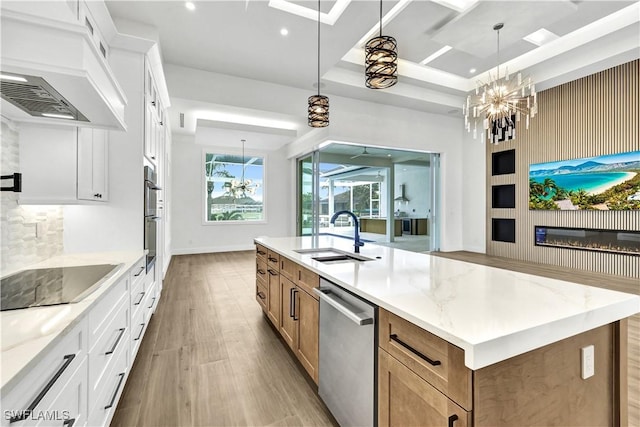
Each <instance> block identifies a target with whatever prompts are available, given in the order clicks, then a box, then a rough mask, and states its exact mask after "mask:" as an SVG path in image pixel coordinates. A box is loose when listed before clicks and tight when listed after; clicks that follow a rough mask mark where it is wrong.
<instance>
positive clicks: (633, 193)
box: [529, 151, 640, 210]
mask: <svg viewBox="0 0 640 427" xmlns="http://www.w3.org/2000/svg"><path fill="white" fill-rule="evenodd" d="M529 209H536V210H537V209H542V210H584V209H591V210H640V151H630V152H626V153H617V154H607V155H604V156H597V157H585V158H581V159H571V160H563V161H559V162H550V163H535V164H531V165H529Z"/></svg>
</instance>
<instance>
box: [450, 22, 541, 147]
mask: <svg viewBox="0 0 640 427" xmlns="http://www.w3.org/2000/svg"><path fill="white" fill-rule="evenodd" d="M503 27H504V24H502V23H499V24H496V25H494V26H493V29H494V30H495V31H496V32H497V34H498V56H497V62H498V64H497V66H496V75H495V78H492V76H491V73H489V78H490V79H491V80H492V81H491V82H489V83H484V82H477V83H476V89H475V93H474V94H471V95H469V96H468V97H467V102H466V103H465V104H464V105H463V106H462V112H463V114H464V125H465V128H466V129H467V132H471V131H472V130H473V138H474V139H476V138H477V137H478V121H480V120H481V121H482V123H481V126H482V130H481V135H482V136H481V138H482V139H483V140H484V132H483V131H484V130H486V132H487V139H488V140H489V141H490V142H491V143H493V144H497V143H498V142H500V141H504V140H506V139H513V138H515V135H516V122H519V121H520V119H521V116H524V117H525V121H526V128H527V129H529V119H531V118H533V117H535V115H536V113H537V112H538V99H537V98H538V97H537V93H536V89H535V85H534V84H533V83H532V82H531V77H527V78H524V79H523V78H522V75H521V74H520V73H518V74H517V76H516V78H515V79H514V78H509V71H508V70H506V71H505V75H504V77H502V78H501V77H500V30H501V29H502V28H503ZM472 122H473V123H472Z"/></svg>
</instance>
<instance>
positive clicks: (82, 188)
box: [78, 128, 109, 202]
mask: <svg viewBox="0 0 640 427" xmlns="http://www.w3.org/2000/svg"><path fill="white" fill-rule="evenodd" d="M107 139H108V135H107V132H106V131H103V130H99V129H88V128H78V199H82V200H95V201H98V202H106V201H108V200H109V195H108V192H107V187H108V178H109V177H108V172H107V171H108V168H107V165H108V162H107V159H108V156H109V146H108V144H107Z"/></svg>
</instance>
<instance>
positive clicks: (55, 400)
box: [0, 257, 160, 427]
mask: <svg viewBox="0 0 640 427" xmlns="http://www.w3.org/2000/svg"><path fill="white" fill-rule="evenodd" d="M144 270H145V258H144V257H143V258H141V259H140V261H138V262H137V263H135V264H134V265H133V267H131V269H130V270H129V271H128V272H127V273H126V274H125V275H123V276H122V277H121V278H120V280H119V281H118V282H117V283H115V284H113V285H111V286H110V288H109V290H107V291H106V292H105V294H104V295H102V296H101V298H100V300H99V301H98V302H97V303H96V304H95V305H94V306H93V307H91V308H90V309H89V311H88V313H87V314H85V315H83V316H82V317H81V318H80V319H79V321H78V322H77V323H76V325H75V326H73V328H72V329H71V331H69V332H67V333H66V334H65V335H64V336H63V337H61V338H60V340H59V342H58V343H57V344H56V345H55V346H54V347H53V348H52V349H50V350H47V351H46V354H44V355H43V357H42V358H41V360H40V361H39V362H38V363H37V364H36V365H35V366H34V367H32V368H31V369H30V370H29V372H28V373H27V374H26V375H25V376H24V377H23V378H22V380H20V382H19V383H17V384H16V385H15V386H13V387H12V388H11V389H10V390H9V391H8V392H6V391H3V392H2V396H1V401H2V419H1V421H0V425H2V426H11V427H22V426H61V427H81V426H91V427H101V426H107V425H109V423H110V422H111V419H112V418H113V414H114V413H115V410H116V407H117V405H118V400H119V399H120V396H121V395H122V391H123V390H124V387H125V384H126V381H127V377H128V375H129V370H130V368H131V366H132V365H133V361H134V359H135V356H136V354H137V352H138V349H139V348H140V343H141V342H142V339H143V337H144V333H145V331H146V329H147V325H148V324H149V320H150V318H151V315H152V314H153V312H154V311H155V309H156V306H157V304H158V299H159V297H160V295H159V292H158V283H157V280H156V275H155V269H154V268H153V267H152V268H151V269H150V270H149V272H147V274H144Z"/></svg>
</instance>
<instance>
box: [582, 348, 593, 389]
mask: <svg viewBox="0 0 640 427" xmlns="http://www.w3.org/2000/svg"><path fill="white" fill-rule="evenodd" d="M580 354H581V355H582V379H583V380H586V379H587V378H590V377H592V376H594V375H595V370H596V363H595V347H594V346H593V345H589V346H586V347H582V348H581V349H580Z"/></svg>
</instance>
